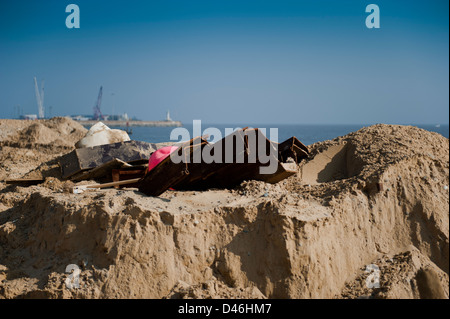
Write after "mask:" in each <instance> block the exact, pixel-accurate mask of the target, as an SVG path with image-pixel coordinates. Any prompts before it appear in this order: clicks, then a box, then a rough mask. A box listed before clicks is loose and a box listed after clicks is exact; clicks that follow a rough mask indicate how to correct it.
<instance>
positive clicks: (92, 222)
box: [0, 125, 449, 298]
mask: <svg viewBox="0 0 450 319" xmlns="http://www.w3.org/2000/svg"><path fill="white" fill-rule="evenodd" d="M45 131H46V130H45V129H43V130H42V131H41V132H42V133H45ZM69 134H70V133H69ZM299 138H300V139H301V137H299ZM310 148H311V153H312V156H311V158H310V159H309V160H308V161H306V162H304V163H302V164H301V165H300V166H299V172H298V174H297V176H292V177H291V178H289V179H287V180H284V181H282V182H280V183H278V184H276V185H270V184H266V183H263V182H256V181H248V182H244V183H242V184H241V186H240V187H237V188H235V189H232V190H220V189H214V190H209V191H202V192H200V191H196V192H179V191H170V192H166V193H164V194H163V195H161V196H160V197H147V196H144V195H143V194H141V193H139V192H138V191H137V190H116V189H107V190H98V191H93V192H85V193H83V194H70V193H67V192H66V191H65V186H67V185H65V182H63V181H60V180H59V179H58V178H57V177H56V178H55V177H54V176H53V178H51V177H47V179H46V181H45V183H43V184H40V185H37V186H31V187H17V186H6V185H3V184H0V297H3V298H22V297H24V298H33V297H43V298H99V297H100V298H426V297H435V298H436V297H445V298H448V296H449V291H448V282H449V281H448V280H449V207H448V204H449V193H448V184H449V141H448V139H446V138H444V137H442V136H441V135H438V134H435V133H430V132H427V131H423V130H420V129H418V128H414V127H404V126H391V125H376V126H372V127H368V128H364V129H362V130H360V131H358V132H355V133H352V134H349V135H347V136H344V137H340V138H337V139H335V140H333V141H327V142H323V143H317V144H315V145H311V146H310ZM24 151H29V150H24ZM16 153H17V152H16ZM2 156H3V154H2ZM9 156H10V157H11V161H15V163H14V164H8V165H10V166H8V167H9V168H10V170H11V169H18V170H19V171H20V170H21V168H19V166H20V165H21V164H20V163H19V162H18V161H16V160H15V157H14V156H15V154H9ZM71 264H75V265H77V266H78V267H79V269H80V271H81V273H80V277H79V283H80V286H79V288H72V289H69V288H67V286H66V284H65V280H66V279H67V278H68V277H69V276H70V274H69V273H68V272H66V267H67V266H68V265H71ZM369 265H375V266H376V267H377V268H375V269H378V273H377V274H378V276H379V286H377V287H371V288H369V287H368V286H367V280H366V279H367V277H368V276H370V273H369V272H367V269H369V268H367V267H368V266H369ZM371 267H372V266H371ZM370 269H374V268H373V267H372V268H370Z"/></svg>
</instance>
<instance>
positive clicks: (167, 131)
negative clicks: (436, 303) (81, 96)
mask: <svg viewBox="0 0 450 319" xmlns="http://www.w3.org/2000/svg"><path fill="white" fill-rule="evenodd" d="M371 125H373V124H257V125H256V124H255V125H246V126H248V127H256V128H261V129H262V128H265V129H266V136H267V137H268V138H269V139H271V140H274V139H273V137H271V136H270V128H277V129H278V142H282V141H284V140H286V139H288V138H290V137H292V136H295V137H297V138H298V139H299V140H300V141H301V142H302V143H303V144H305V145H311V144H314V143H316V142H322V141H326V140H332V139H334V138H336V137H340V136H344V135H347V134H349V133H351V132H355V131H358V130H360V129H362V128H363V127H368V126H371ZM402 125H404V126H415V127H418V128H421V129H424V130H427V131H431V132H436V133H439V134H441V135H442V136H444V137H446V138H449V125H448V124H444V125H430V124H411V125H409V124H408V125H406V124H402ZM182 127H183V128H185V129H187V131H188V132H189V134H190V137H191V138H192V137H194V136H193V124H192V123H189V124H183V126H182ZM242 127H245V126H244V125H240V124H207V123H206V124H205V123H202V125H201V130H202V134H203V131H204V130H205V129H207V128H217V129H219V131H220V132H221V134H222V137H224V136H225V135H226V131H225V129H230V128H232V129H236V128H242ZM87 128H89V127H87ZM111 128H118V129H123V130H126V129H127V128H126V127H120V126H111ZM131 129H132V134H131V135H130V138H131V139H132V140H138V141H143V142H149V143H163V142H178V141H179V139H175V140H171V138H170V136H171V132H172V130H174V129H175V128H174V127H131Z"/></svg>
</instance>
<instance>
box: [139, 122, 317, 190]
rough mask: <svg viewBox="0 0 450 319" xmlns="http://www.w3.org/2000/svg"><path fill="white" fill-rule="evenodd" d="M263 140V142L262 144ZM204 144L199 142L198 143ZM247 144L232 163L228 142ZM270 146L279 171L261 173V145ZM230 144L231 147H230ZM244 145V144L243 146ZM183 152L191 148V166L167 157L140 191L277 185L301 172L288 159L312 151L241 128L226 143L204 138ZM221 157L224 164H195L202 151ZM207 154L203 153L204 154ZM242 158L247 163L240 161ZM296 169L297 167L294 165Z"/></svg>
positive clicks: (143, 181) (225, 138)
mask: <svg viewBox="0 0 450 319" xmlns="http://www.w3.org/2000/svg"><path fill="white" fill-rule="evenodd" d="M252 131H254V133H256V134H255V139H253V138H248V136H249V135H248V134H247V133H252ZM260 139H262V141H263V143H260V144H258V141H260ZM195 140H197V142H198V141H200V143H197V144H196V143H195V142H194V141H195ZM238 141H239V143H241V142H243V145H244V146H243V148H242V147H241V148H237V149H238V152H236V153H235V154H234V156H233V161H232V162H231V163H228V162H227V161H226V156H225V151H224V150H225V146H226V145H227V143H234V144H232V145H233V147H234V146H236V145H237V143H238ZM261 144H263V145H264V146H265V147H266V154H267V155H269V154H271V156H274V157H272V158H271V160H273V161H276V162H277V170H276V172H274V173H273V174H261V173H260V168H261V167H263V166H265V165H266V164H264V163H262V161H261V159H260V158H259V153H258V145H261ZM228 145H229V144H228ZM240 145H241V144H240ZM275 146H278V153H277V152H275V151H273V152H271V153H269V150H270V148H274V147H275ZM182 149H189V150H190V151H191V152H190V154H189V156H190V157H189V160H190V162H189V163H183V162H181V163H174V162H173V161H172V160H171V158H170V157H168V158H166V159H165V160H164V161H162V162H161V163H160V164H158V165H157V166H156V167H155V168H153V169H152V170H151V171H150V172H148V173H147V174H146V175H145V177H144V178H143V179H142V180H141V182H140V185H139V190H140V191H141V192H143V193H144V194H147V195H150V196H159V195H161V194H162V193H164V192H165V191H166V190H167V189H168V188H174V189H176V190H205V189H209V188H231V187H235V186H236V185H239V184H240V183H241V182H242V181H244V180H252V179H253V180H261V181H265V182H268V183H277V182H279V181H281V180H283V179H285V178H287V177H289V176H292V175H293V174H295V173H296V172H297V170H296V167H295V168H292V167H289V164H285V163H283V162H284V161H286V160H287V158H288V157H291V158H294V160H296V161H297V162H300V161H301V160H302V159H304V158H306V157H307V156H308V153H309V152H308V149H307V147H306V146H304V145H303V144H302V143H301V142H300V141H299V140H297V139H296V138H295V137H292V138H290V139H288V140H286V141H285V142H283V143H280V144H278V145H275V143H274V142H271V141H269V140H268V139H267V138H266V137H265V136H264V134H262V132H261V131H260V130H258V129H247V128H245V129H241V130H238V131H235V132H234V133H232V134H230V135H228V136H226V137H224V138H223V139H222V140H220V141H218V142H216V143H214V144H210V143H208V142H207V141H205V140H203V139H201V138H200V137H198V138H196V139H193V140H191V141H189V142H187V143H185V144H183V145H182V146H181V147H180V148H179V149H178V151H177V152H178V155H181V154H182ZM216 151H218V152H220V153H217V154H219V155H221V159H222V160H221V162H220V163H217V162H212V163H209V162H205V160H204V158H203V156H201V161H200V162H199V163H195V162H194V158H195V156H196V155H198V152H202V153H204V152H209V154H216V153H215V152H216ZM202 155H203V154H202ZM237 158H241V159H243V162H237V161H236V159H237ZM294 165H295V166H296V164H294Z"/></svg>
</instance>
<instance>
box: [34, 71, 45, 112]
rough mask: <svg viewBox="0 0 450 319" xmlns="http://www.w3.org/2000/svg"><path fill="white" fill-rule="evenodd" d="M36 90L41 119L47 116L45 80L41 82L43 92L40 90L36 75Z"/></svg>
mask: <svg viewBox="0 0 450 319" xmlns="http://www.w3.org/2000/svg"><path fill="white" fill-rule="evenodd" d="M34 90H35V93H36V101H37V105H38V117H39V118H40V119H43V118H44V116H45V114H44V81H42V83H41V92H39V87H38V84H37V80H36V77H34Z"/></svg>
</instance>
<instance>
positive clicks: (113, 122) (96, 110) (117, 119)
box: [16, 77, 182, 127]
mask: <svg viewBox="0 0 450 319" xmlns="http://www.w3.org/2000/svg"><path fill="white" fill-rule="evenodd" d="M34 91H35V95H36V102H37V106H38V114H23V110H22V112H21V111H20V105H17V106H16V108H17V113H18V114H17V115H18V117H19V118H20V119H24V120H37V119H44V118H45V107H44V81H42V82H41V88H40V89H39V85H38V81H37V78H36V77H34ZM111 95H114V94H111ZM102 97H103V86H100V90H99V92H98V96H97V100H96V101H95V104H94V107H93V114H92V115H79V114H78V115H70V116H67V117H69V118H71V119H73V120H75V121H77V122H80V123H81V124H82V125H92V124H95V123H96V122H98V121H103V122H104V123H105V124H106V125H110V126H126V127H129V126H182V124H181V122H180V121H174V120H172V118H171V117H170V111H169V110H168V111H167V113H166V118H165V120H160V121H141V120H138V119H136V118H129V116H128V114H127V113H124V114H122V115H116V114H112V115H106V114H103V113H102V111H101V108H100V107H101V105H102ZM51 109H52V107H51V106H50V112H51ZM113 112H114V108H113Z"/></svg>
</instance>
